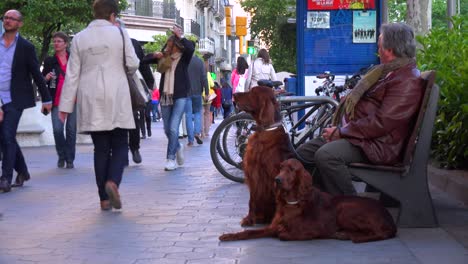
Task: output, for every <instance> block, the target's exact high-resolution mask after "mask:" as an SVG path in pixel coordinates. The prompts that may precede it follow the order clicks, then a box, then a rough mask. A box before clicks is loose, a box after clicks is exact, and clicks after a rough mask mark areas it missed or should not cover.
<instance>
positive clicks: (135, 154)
mask: <svg viewBox="0 0 468 264" xmlns="http://www.w3.org/2000/svg"><path fill="white" fill-rule="evenodd" d="M132 159H133V162H135V163H137V164H139V163H141V155H140V151H138V150H135V151H132Z"/></svg>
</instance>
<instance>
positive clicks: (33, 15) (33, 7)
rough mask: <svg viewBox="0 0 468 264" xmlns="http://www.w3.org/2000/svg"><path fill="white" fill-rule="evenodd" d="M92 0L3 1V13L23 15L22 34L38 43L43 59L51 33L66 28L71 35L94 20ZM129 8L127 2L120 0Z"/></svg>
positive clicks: (36, 44)
mask: <svg viewBox="0 0 468 264" xmlns="http://www.w3.org/2000/svg"><path fill="white" fill-rule="evenodd" d="M92 3H93V0H66V1H63V0H2V1H0V11H1V12H2V14H3V13H4V12H5V11H6V10H9V9H17V10H19V11H20V12H21V13H22V14H23V16H24V25H23V27H22V28H21V34H22V35H24V36H25V37H26V38H27V39H29V40H31V42H32V43H33V44H35V46H36V49H37V50H38V53H39V60H40V62H42V61H43V60H44V58H45V57H46V56H47V54H48V52H49V50H50V43H51V38H52V34H53V33H54V32H56V31H64V32H65V33H67V34H69V35H72V34H74V33H77V32H78V31H80V30H82V29H83V28H84V27H85V26H86V25H87V24H88V23H89V22H90V21H91V20H92ZM119 6H120V8H121V10H122V9H124V8H126V6H127V1H126V0H119Z"/></svg>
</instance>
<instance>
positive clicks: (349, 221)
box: [219, 159, 397, 243]
mask: <svg viewBox="0 0 468 264" xmlns="http://www.w3.org/2000/svg"><path fill="white" fill-rule="evenodd" d="M275 194H276V205H277V207H276V213H275V216H274V218H273V221H272V223H271V224H270V225H269V226H267V227H265V228H261V229H249V230H244V231H241V232H239V233H231V234H223V235H221V236H220V237H219V240H221V241H233V240H244V239H252V238H262V237H278V238H279V239H280V240H310V239H326V238H333V239H340V240H352V241H353V242H354V243H361V242H369V241H377V240H384V239H389V238H393V237H395V235H396V232H397V228H396V226H395V223H394V221H393V218H392V216H391V215H390V214H389V213H388V211H387V210H386V209H385V208H384V207H383V206H382V205H381V204H380V203H379V202H378V201H376V200H373V199H370V198H364V197H357V196H344V195H339V196H331V195H329V194H327V193H325V192H322V191H320V190H319V189H318V188H315V187H313V186H312V177H311V175H310V174H309V173H308V172H307V171H306V170H305V169H304V167H303V166H302V164H301V163H300V162H299V161H298V160H296V159H288V160H285V161H283V162H282V163H281V170H280V173H279V175H278V176H277V177H276V178H275Z"/></svg>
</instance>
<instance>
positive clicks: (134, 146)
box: [128, 111, 140, 154]
mask: <svg viewBox="0 0 468 264" xmlns="http://www.w3.org/2000/svg"><path fill="white" fill-rule="evenodd" d="M133 119H134V120H135V129H129V130H128V146H129V148H130V151H131V152H132V154H133V152H135V151H137V150H139V149H140V119H139V117H138V111H134V112H133Z"/></svg>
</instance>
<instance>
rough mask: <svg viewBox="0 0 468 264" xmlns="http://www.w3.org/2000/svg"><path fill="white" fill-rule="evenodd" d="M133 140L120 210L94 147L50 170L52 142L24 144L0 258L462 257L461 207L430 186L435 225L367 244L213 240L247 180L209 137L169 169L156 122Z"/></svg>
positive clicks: (255, 261)
mask: <svg viewBox="0 0 468 264" xmlns="http://www.w3.org/2000/svg"><path fill="white" fill-rule="evenodd" d="M216 121H217V122H218V123H219V122H220V120H216ZM213 129H214V127H213V128H212V131H213ZM182 142H184V143H186V139H184V140H183V141H182ZM141 143H142V149H141V154H142V157H143V162H142V163H141V164H138V165H135V164H134V163H133V162H132V161H130V166H129V167H128V168H127V169H126V171H125V173H124V178H123V181H122V184H121V196H122V202H123V209H122V210H119V211H111V212H102V211H101V210H100V208H99V198H98V195H97V188H96V186H95V180H94V170H93V153H92V151H93V148H92V145H80V146H78V147H77V159H76V161H75V169H72V170H66V169H58V168H56V162H57V157H56V154H55V149H54V147H53V146H51V147H33V148H23V150H24V154H25V158H26V160H27V162H28V164H29V169H30V173H31V177H32V179H31V180H30V181H28V182H26V183H25V186H24V187H23V188H19V189H18V188H15V189H13V190H12V191H11V192H10V193H5V194H4V193H0V214H1V215H2V216H0V264H17V263H21V264H23V263H47V264H52V263H53V264H61V263H64V264H75V263H80V264H81V263H90V264H95V263H98V264H104V263H112V264H116V263H117V264H118V263H125V264H127V263H128V264H141V263H158V264H159V263H162V264H164V263H184V264H196V263H200V264H201V263H203V264H206V263H216V264H218V263H220V264H223V263H232V264H240V263H248V264H262V263H272V264H276V263H278V264H279V263H293V264H294V263H320V264H322V263H325V264H328V263H336V264H341V263H350V264H351V263H353V264H354V263H364V264H366V263H373V264H374V263H379V264H383V263H401V264H418V263H434V264H436V263H447V264H448V263H450V264H465V263H468V210H467V207H466V206H464V205H463V204H462V203H461V202H459V201H455V200H453V199H452V198H450V197H448V196H447V195H446V194H445V193H444V192H441V191H440V190H439V189H437V188H431V192H432V196H433V199H434V203H435V207H436V209H437V213H438V217H439V222H440V228H432V229H430V228H429V229H427V228H424V229H409V228H401V229H399V230H398V236H397V238H395V239H391V240H386V241H378V242H372V243H365V244H353V243H352V242H349V241H338V240H312V241H297V242H281V241H279V240H277V239H273V238H267V239H256V240H247V241H238V242H223V243H221V242H219V241H218V236H219V235H220V234H222V233H224V232H232V231H238V230H241V227H240V226H239V221H240V220H241V218H242V217H243V216H244V215H245V214H246V213H247V209H248V191H247V189H246V187H245V186H244V185H242V184H239V183H234V182H231V181H229V180H227V179H225V178H224V177H222V176H221V174H220V173H218V172H217V171H216V169H215V167H214V166H213V164H212V162H211V159H210V154H209V142H208V140H205V143H204V144H203V145H201V146H195V147H191V148H188V147H186V148H185V156H186V163H185V165H184V167H182V168H179V169H177V170H176V171H173V172H165V171H164V170H163V167H164V161H165V153H166V144H167V143H166V139H165V137H164V135H163V131H162V123H161V122H158V123H153V137H152V138H149V139H146V140H142V142H141ZM130 159H131V157H130Z"/></svg>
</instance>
